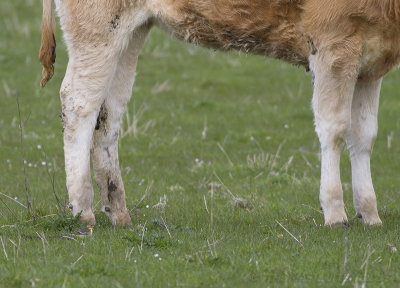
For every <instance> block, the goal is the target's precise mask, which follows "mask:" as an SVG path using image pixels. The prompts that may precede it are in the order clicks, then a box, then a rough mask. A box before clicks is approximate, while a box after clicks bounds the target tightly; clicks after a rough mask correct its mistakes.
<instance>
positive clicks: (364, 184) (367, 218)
mask: <svg viewBox="0 0 400 288" xmlns="http://www.w3.org/2000/svg"><path fill="white" fill-rule="evenodd" d="M381 82H382V79H379V80H377V81H374V82H371V83H362V82H359V83H357V85H356V88H355V91H354V96H353V105H352V111H351V131H350V133H349V135H348V137H347V139H346V142H347V147H348V149H349V151H350V158H351V170H352V184H353V202H354V208H355V210H356V213H357V216H358V217H360V218H361V219H362V221H363V222H364V223H366V224H370V225H380V224H382V221H381V219H380V218H379V215H378V210H377V206H376V196H375V191H374V187H373V185H372V178H371V168H370V157H371V152H372V147H373V145H374V142H375V138H376V135H377V132H378V104H379V92H380V87H381Z"/></svg>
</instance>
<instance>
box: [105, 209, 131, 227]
mask: <svg viewBox="0 0 400 288" xmlns="http://www.w3.org/2000/svg"><path fill="white" fill-rule="evenodd" d="M110 219H111V223H112V225H113V226H119V227H132V220H131V216H129V212H128V210H125V211H123V212H119V211H117V212H114V213H110Z"/></svg>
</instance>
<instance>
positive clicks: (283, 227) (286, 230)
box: [275, 220, 304, 247]
mask: <svg viewBox="0 0 400 288" xmlns="http://www.w3.org/2000/svg"><path fill="white" fill-rule="evenodd" d="M275 221H276V223H278V225H279V226H281V227H282V229H283V230H285V232H286V233H288V234H289V236H290V237H292V238H293V239H294V240H296V242H297V243H299V244H300V246H301V247H304V246H303V244H301V242H300V241H299V239H297V238H296V237H295V236H294V235H293V234H292V233H290V232H289V230H288V229H286V228H285V226H283V225H282V224H281V223H279V221H278V220H275Z"/></svg>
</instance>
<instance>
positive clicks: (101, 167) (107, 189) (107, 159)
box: [92, 26, 150, 226]
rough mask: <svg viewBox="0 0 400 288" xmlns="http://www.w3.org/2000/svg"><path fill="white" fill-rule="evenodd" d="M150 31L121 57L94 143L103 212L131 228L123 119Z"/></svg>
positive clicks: (135, 39) (141, 33)
mask: <svg viewBox="0 0 400 288" xmlns="http://www.w3.org/2000/svg"><path fill="white" fill-rule="evenodd" d="M149 28H150V27H147V26H146V27H142V28H140V29H138V31H136V33H135V34H134V37H133V39H132V40H131V42H130V45H129V46H128V49H127V50H126V51H125V52H124V53H123V54H122V55H121V57H120V59H119V62H118V66H117V70H116V73H115V76H114V79H113V81H112V83H111V85H110V89H109V91H108V94H107V96H106V99H105V101H104V103H103V105H102V107H101V109H100V113H99V115H98V119H97V124H96V129H95V131H94V139H93V149H92V155H93V169H94V175H95V179H96V183H97V186H98V187H99V190H100V196H101V201H102V203H103V209H104V212H105V213H106V214H107V215H108V216H109V217H110V220H111V223H112V224H113V225H119V226H130V225H132V222H131V218H130V216H129V211H128V209H127V208H126V201H125V189H124V184H123V182H122V178H121V171H120V168H119V161H118V136H119V135H118V133H119V130H120V124H121V118H122V115H123V113H124V112H125V110H126V105H127V103H128V101H129V99H130V97H131V94H132V86H133V83H134V80H135V71H136V64H137V57H138V54H139V51H140V48H141V46H142V44H143V41H144V39H145V37H146V35H147V33H148V30H149Z"/></svg>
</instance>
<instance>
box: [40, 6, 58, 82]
mask: <svg viewBox="0 0 400 288" xmlns="http://www.w3.org/2000/svg"><path fill="white" fill-rule="evenodd" d="M39 59H40V63H42V66H43V71H42V74H43V78H42V80H41V81H40V87H44V86H45V85H46V83H47V82H48V81H49V80H50V79H51V77H53V74H54V63H55V62H56V39H55V37H54V3H53V0H45V1H43V16H42V43H41V46H40V51H39Z"/></svg>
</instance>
